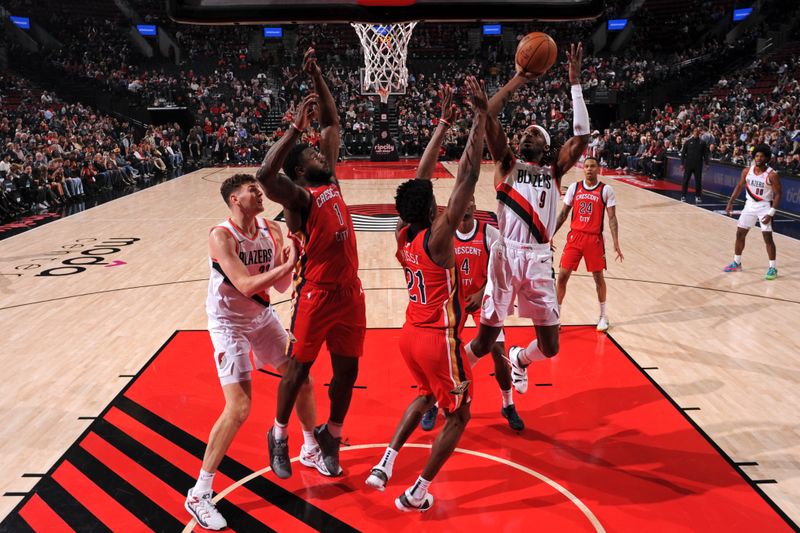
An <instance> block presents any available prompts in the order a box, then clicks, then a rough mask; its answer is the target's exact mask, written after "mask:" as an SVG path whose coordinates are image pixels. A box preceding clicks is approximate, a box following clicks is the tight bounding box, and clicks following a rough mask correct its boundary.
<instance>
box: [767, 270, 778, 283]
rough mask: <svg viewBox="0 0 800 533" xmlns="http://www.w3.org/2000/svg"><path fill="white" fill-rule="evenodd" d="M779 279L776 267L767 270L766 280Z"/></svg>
mask: <svg viewBox="0 0 800 533" xmlns="http://www.w3.org/2000/svg"><path fill="white" fill-rule="evenodd" d="M777 277H778V269H777V268H775V267H769V269H768V270H767V275H766V276H764V279H765V280H768V281H772V280H773V279H775V278H777Z"/></svg>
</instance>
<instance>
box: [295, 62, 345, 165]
mask: <svg viewBox="0 0 800 533" xmlns="http://www.w3.org/2000/svg"><path fill="white" fill-rule="evenodd" d="M303 70H305V71H306V73H307V74H308V75H309V76H310V77H311V81H312V82H313V83H314V90H315V91H316V93H317V94H318V95H319V113H318V115H317V120H319V127H320V141H319V148H320V150H319V151H320V152H321V153H322V155H324V156H325V160H326V161H327V162H328V166H329V167H330V169H331V173H332V174H333V179H334V180H335V179H336V162H337V161H338V160H339V145H340V138H341V135H342V132H341V129H340V127H339V113H338V112H337V111H336V101H335V100H334V99H333V95H332V94H331V90H330V89H329V88H328V84H327V83H325V78H324V77H323V76H322V70H320V68H319V65H318V64H317V56H315V55H314V49H313V48H309V49H308V50H306V53H305V55H304V56H303Z"/></svg>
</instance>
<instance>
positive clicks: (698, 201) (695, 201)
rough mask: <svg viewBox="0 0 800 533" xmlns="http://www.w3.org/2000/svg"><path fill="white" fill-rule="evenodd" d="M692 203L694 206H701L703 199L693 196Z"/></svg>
mask: <svg viewBox="0 0 800 533" xmlns="http://www.w3.org/2000/svg"><path fill="white" fill-rule="evenodd" d="M694 203H695V204H702V203H703V199H702V198H701V197H699V196H695V197H694Z"/></svg>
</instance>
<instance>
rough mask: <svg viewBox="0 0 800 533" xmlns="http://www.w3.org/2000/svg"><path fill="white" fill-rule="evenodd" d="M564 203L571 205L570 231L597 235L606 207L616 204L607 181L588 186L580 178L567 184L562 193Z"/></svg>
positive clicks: (612, 191)
mask: <svg viewBox="0 0 800 533" xmlns="http://www.w3.org/2000/svg"><path fill="white" fill-rule="evenodd" d="M564 205H568V206H571V207H572V221H571V222H570V230H571V231H582V232H584V233H593V234H596V235H599V234H601V233H603V222H604V221H605V213H606V208H607V207H614V206H615V205H617V197H616V195H615V194H614V189H612V188H611V185H608V184H607V183H603V182H601V181H598V182H597V183H596V184H595V186H594V187H592V188H589V187H587V186H586V182H585V181H584V180H581V181H576V182H575V183H573V184H572V185H570V186H569V188H568V189H567V194H565V195H564Z"/></svg>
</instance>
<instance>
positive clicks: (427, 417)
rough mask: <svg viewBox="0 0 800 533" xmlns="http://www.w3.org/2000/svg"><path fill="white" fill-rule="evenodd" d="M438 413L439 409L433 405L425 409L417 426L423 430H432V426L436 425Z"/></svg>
mask: <svg viewBox="0 0 800 533" xmlns="http://www.w3.org/2000/svg"><path fill="white" fill-rule="evenodd" d="M438 414H439V409H438V408H437V407H436V406H435V405H434V406H433V407H431V408H430V409H428V410H427V411H425V414H424V415H422V420H421V421H420V423H419V426H420V427H421V428H422V429H423V430H424V431H430V430H432V429H433V426H435V425H436V415H438Z"/></svg>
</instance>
